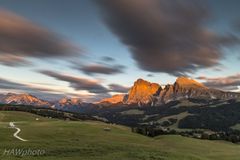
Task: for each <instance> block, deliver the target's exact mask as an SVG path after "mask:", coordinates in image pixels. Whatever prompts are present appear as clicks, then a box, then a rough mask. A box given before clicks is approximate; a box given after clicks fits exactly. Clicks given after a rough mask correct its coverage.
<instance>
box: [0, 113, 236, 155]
mask: <svg viewBox="0 0 240 160" xmlns="http://www.w3.org/2000/svg"><path fill="white" fill-rule="evenodd" d="M36 118H38V120H36ZM11 121H12V122H15V123H16V125H17V126H18V127H19V128H21V130H22V131H21V132H20V134H19V136H21V137H22V138H25V139H27V140H28V141H27V142H21V141H19V140H18V139H16V138H14V137H13V133H14V132H15V130H14V129H12V128H8V124H9V122H11ZM106 128H110V129H111V130H110V131H108V130H104V129H106ZM0 139H1V143H0V159H4V160H14V159H22V160H23V159H24V160H25V159H26V160H27V159H33V158H34V159H37V160H38V159H41V160H51V159H54V160H55V159H57V160H66V159H68V160H75V159H76V160H79V159H80V160H85V159H86V160H91V159H92V160H108V159H109V160H113V159H119V160H179V159H184V160H215V159H218V160H237V159H239V157H240V152H239V149H240V146H239V145H236V144H232V143H228V142H223V141H207V140H197V139H192V138H186V137H181V136H159V137H155V138H149V137H145V136H142V135H139V134H135V133H132V132H131V131H130V129H129V128H127V127H123V126H119V125H110V124H105V123H102V122H95V121H75V122H73V121H62V120H57V119H48V118H43V117H39V116H36V115H33V114H30V113H24V112H8V111H1V112H0ZM14 148H20V149H23V148H24V149H28V148H30V149H43V150H45V151H46V154H45V155H44V156H37V157H28V156H25V157H22V158H21V157H14V156H6V155H5V156H4V155H2V153H3V152H4V150H5V149H14Z"/></svg>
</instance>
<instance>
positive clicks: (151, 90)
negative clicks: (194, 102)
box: [101, 77, 240, 106]
mask: <svg viewBox="0 0 240 160" xmlns="http://www.w3.org/2000/svg"><path fill="white" fill-rule="evenodd" d="M236 98H240V94H239V93H234V92H224V91H221V90H217V89H211V88H208V87H206V86H204V85H203V84H202V83H199V82H197V81H195V80H193V79H190V78H187V77H179V78H177V80H176V81H175V83H174V84H168V85H166V86H165V87H164V88H162V87H161V86H160V85H159V84H157V83H151V82H148V81H145V80H143V79H138V80H137V81H136V82H135V83H134V85H133V86H132V87H131V89H130V90H129V92H128V94H127V95H124V96H118V95H117V96H113V97H112V98H107V99H104V100H102V101H101V102H103V101H105V102H107V104H108V105H111V104H116V103H123V104H128V105H130V104H137V105H138V106H161V105H164V104H166V103H168V102H171V101H176V100H187V99H201V100H207V101H208V100H213V99H220V100H228V99H236Z"/></svg>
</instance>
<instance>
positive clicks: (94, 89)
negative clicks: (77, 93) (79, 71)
mask: <svg viewBox="0 0 240 160" xmlns="http://www.w3.org/2000/svg"><path fill="white" fill-rule="evenodd" d="M39 72H40V73H42V74H44V75H47V76H50V77H53V78H55V79H57V80H60V81H65V82H68V83H69V84H70V87H72V88H74V89H75V90H86V91H88V92H89V93H95V94H99V93H101V94H104V93H108V89H107V88H106V87H104V86H103V85H101V84H100V83H98V82H96V81H93V80H89V79H85V78H79V77H74V76H69V75H64V74H60V73H57V72H53V71H48V70H42V71H39Z"/></svg>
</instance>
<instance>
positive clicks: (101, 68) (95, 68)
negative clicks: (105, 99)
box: [74, 64, 125, 75]
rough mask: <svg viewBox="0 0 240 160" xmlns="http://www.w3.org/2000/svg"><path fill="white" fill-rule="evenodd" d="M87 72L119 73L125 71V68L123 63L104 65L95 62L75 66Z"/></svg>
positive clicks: (89, 73)
mask: <svg viewBox="0 0 240 160" xmlns="http://www.w3.org/2000/svg"><path fill="white" fill-rule="evenodd" d="M74 68H76V69H78V70H80V71H82V72H84V73H85V74H88V75H91V74H109V75H110V74H119V73H123V70H124V69H125V67H124V66H122V65H106V64H105V65H103V64H93V65H86V66H81V67H79V68H78V67H74Z"/></svg>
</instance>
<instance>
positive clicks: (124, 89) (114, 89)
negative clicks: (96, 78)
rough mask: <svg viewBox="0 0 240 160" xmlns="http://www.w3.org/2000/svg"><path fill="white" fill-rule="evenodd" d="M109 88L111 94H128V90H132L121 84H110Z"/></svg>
mask: <svg viewBox="0 0 240 160" xmlns="http://www.w3.org/2000/svg"><path fill="white" fill-rule="evenodd" d="M108 86H109V90H110V91H111V92H120V93H127V92H128V90H129V89H130V88H129V87H125V86H122V85H119V84H110V85H108Z"/></svg>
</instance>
